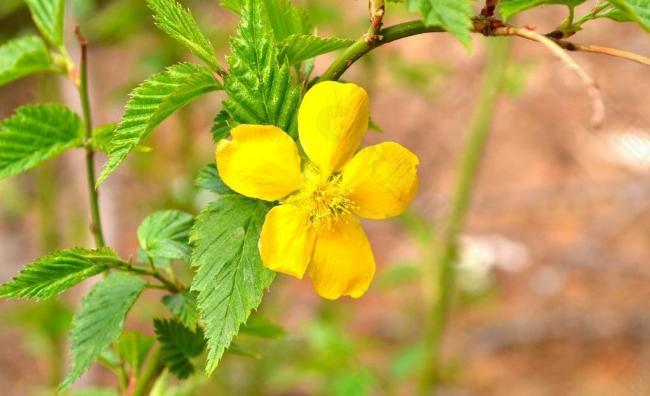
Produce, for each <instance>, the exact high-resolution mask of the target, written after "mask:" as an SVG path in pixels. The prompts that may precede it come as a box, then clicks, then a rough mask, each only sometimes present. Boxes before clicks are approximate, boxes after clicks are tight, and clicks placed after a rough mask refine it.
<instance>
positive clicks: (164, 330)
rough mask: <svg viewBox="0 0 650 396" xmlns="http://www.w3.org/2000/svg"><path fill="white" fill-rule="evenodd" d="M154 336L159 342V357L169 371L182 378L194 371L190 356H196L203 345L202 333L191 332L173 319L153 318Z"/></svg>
mask: <svg viewBox="0 0 650 396" xmlns="http://www.w3.org/2000/svg"><path fill="white" fill-rule="evenodd" d="M154 326H155V328H156V337H157V338H158V341H159V342H160V358H161V360H162V361H163V362H164V363H165V364H166V365H167V366H168V367H169V371H171V372H172V373H174V374H175V375H176V376H177V377H178V378H180V379H184V378H187V377H189V376H190V375H191V374H192V373H193V372H194V366H193V365H192V362H190V358H193V357H196V356H198V355H199V354H200V353H201V352H202V351H203V348H204V347H205V340H204V339H203V334H201V333H200V332H193V331H191V330H190V329H188V328H187V327H185V326H183V325H182V324H181V323H180V322H178V321H175V320H165V319H155V320H154Z"/></svg>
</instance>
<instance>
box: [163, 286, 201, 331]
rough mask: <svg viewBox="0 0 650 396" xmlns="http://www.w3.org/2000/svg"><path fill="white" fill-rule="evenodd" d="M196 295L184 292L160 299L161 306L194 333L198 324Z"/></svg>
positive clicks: (191, 292)
mask: <svg viewBox="0 0 650 396" xmlns="http://www.w3.org/2000/svg"><path fill="white" fill-rule="evenodd" d="M197 295H198V294H197V293H196V292H194V291H189V290H185V291H183V292H182V293H179V294H172V295H169V296H164V297H163V298H162V302H163V304H165V306H166V307H167V308H168V309H169V311H170V312H171V313H172V314H174V316H175V317H176V319H178V320H179V321H180V322H181V323H182V324H183V325H184V326H185V327H187V328H188V329H190V330H192V331H194V330H196V325H197V324H198V322H199V309H198V307H197V302H196V299H197Z"/></svg>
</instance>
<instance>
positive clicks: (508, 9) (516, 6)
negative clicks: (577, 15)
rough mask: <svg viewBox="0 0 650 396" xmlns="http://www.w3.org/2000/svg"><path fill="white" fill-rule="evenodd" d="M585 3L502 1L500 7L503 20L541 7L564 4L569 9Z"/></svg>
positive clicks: (578, 0)
mask: <svg viewBox="0 0 650 396" xmlns="http://www.w3.org/2000/svg"><path fill="white" fill-rule="evenodd" d="M584 2H585V0H501V1H499V3H498V6H499V13H500V14H501V16H502V17H503V19H509V18H510V17H511V16H513V15H515V14H518V13H520V12H522V11H526V10H528V9H530V8H534V7H537V6H540V5H545V4H563V5H566V6H567V7H575V6H577V5H579V4H582V3H584Z"/></svg>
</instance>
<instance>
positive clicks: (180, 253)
mask: <svg viewBox="0 0 650 396" xmlns="http://www.w3.org/2000/svg"><path fill="white" fill-rule="evenodd" d="M193 221H194V218H193V217H192V215H190V214H188V213H185V212H180V211H178V210H164V211H160V212H155V213H153V214H151V215H149V216H148V217H147V218H146V219H144V221H143V222H142V224H140V227H138V242H139V243H140V247H141V248H142V250H143V251H144V252H145V253H146V254H147V256H149V257H151V258H154V257H156V258H167V259H184V260H188V259H189V258H190V246H189V234H190V229H191V228H192V223H193Z"/></svg>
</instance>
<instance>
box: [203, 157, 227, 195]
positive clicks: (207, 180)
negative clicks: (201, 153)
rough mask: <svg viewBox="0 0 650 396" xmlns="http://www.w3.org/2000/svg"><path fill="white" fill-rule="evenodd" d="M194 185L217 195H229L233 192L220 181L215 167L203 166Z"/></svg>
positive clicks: (212, 165) (211, 165) (210, 165)
mask: <svg viewBox="0 0 650 396" xmlns="http://www.w3.org/2000/svg"><path fill="white" fill-rule="evenodd" d="M194 185H196V186H197V187H199V188H201V189H203V190H208V191H212V192H215V193H217V194H230V193H232V192H233V191H232V190H231V189H230V188H229V187H228V186H226V183H224V182H223V180H221V177H220V176H219V171H218V170H217V167H216V165H214V164H209V165H206V166H204V167H203V168H202V169H201V171H200V172H199V175H198V176H197V177H196V180H195V181H194Z"/></svg>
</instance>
